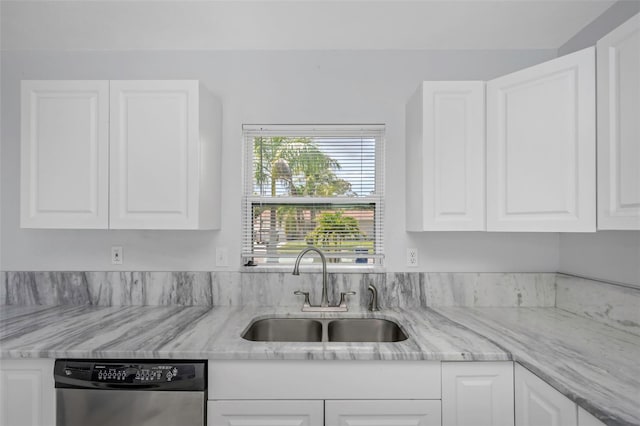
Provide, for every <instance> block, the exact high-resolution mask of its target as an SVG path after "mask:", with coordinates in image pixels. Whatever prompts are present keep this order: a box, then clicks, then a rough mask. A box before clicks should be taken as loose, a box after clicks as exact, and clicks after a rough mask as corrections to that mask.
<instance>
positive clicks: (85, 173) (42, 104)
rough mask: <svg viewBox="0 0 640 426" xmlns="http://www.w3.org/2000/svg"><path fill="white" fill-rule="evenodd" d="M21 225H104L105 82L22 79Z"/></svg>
mask: <svg viewBox="0 0 640 426" xmlns="http://www.w3.org/2000/svg"><path fill="white" fill-rule="evenodd" d="M21 97H22V99H21V109H22V110H21V153H20V155H21V158H20V162H21V167H20V170H21V172H20V187H21V189H20V195H21V196H20V203H21V206H20V226H21V227H22V228H102V229H104V228H107V227H108V220H109V216H108V213H109V210H108V209H109V207H108V196H109V193H108V191H109V180H108V179H109V157H108V155H109V133H108V120H109V108H108V105H109V82H107V81H28V80H25V81H22V87H21Z"/></svg>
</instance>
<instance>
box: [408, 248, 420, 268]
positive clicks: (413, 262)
mask: <svg viewBox="0 0 640 426" xmlns="http://www.w3.org/2000/svg"><path fill="white" fill-rule="evenodd" d="M407 266H410V267H412V268H415V267H417V266H418V249H416V248H408V249H407Z"/></svg>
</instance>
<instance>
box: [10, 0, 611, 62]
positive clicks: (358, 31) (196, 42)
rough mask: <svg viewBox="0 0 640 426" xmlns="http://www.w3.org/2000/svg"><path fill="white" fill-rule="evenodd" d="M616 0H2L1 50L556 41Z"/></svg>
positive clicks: (547, 44) (522, 45) (512, 45)
mask: <svg viewBox="0 0 640 426" xmlns="http://www.w3.org/2000/svg"><path fill="white" fill-rule="evenodd" d="M613 3H615V0H537V1H530V0H500V1H487V0H408V1H403V0H288V1H287V0H285V1H282V0H226V1H220V0H212V1H168V0H167V1H139V0H135V1H134V0H129V1H92V0H84V1H27V0H20V1H2V2H0V15H1V16H0V18H1V21H0V25H1V27H0V31H1V32H0V37H1V40H0V42H1V46H2V49H3V50H33V49H36V50H87V49H91V50H147V49H162V50H172V49H178V50H200V49H207V50H209V49H222V50H237V49H240V50H242V49H251V50H267V49H277V50H284V49H296V50H314V49H329V50H335V49H338V50H345V49H346V50H348V49H365V50H367V49H557V48H558V47H560V46H561V45H563V44H564V43H565V42H567V41H568V40H569V39H570V38H571V37H572V36H573V35H575V34H576V33H577V32H579V31H580V30H581V29H582V28H584V27H585V26H586V25H587V24H589V23H590V22H591V21H593V20H594V19H596V18H597V17H598V16H600V15H601V14H602V13H603V12H604V11H605V10H606V9H608V8H609V7H610V6H611V5H613Z"/></svg>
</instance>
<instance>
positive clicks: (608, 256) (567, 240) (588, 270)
mask: <svg viewBox="0 0 640 426" xmlns="http://www.w3.org/2000/svg"><path fill="white" fill-rule="evenodd" d="M559 272H564V273H567V274H573V275H580V276H585V277H589V278H598V279H602V280H605V281H615V282H620V283H625V284H631V285H636V286H640V231H599V232H597V233H595V234H561V236H560V266H559Z"/></svg>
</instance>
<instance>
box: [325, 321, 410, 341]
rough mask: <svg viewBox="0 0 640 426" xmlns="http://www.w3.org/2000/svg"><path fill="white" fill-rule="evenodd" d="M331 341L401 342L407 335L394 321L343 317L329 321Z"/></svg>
mask: <svg viewBox="0 0 640 426" xmlns="http://www.w3.org/2000/svg"><path fill="white" fill-rule="evenodd" d="M328 339H329V341H330V342H401V341H403V340H407V335H406V334H405V333H404V332H403V331H402V329H401V328H400V326H399V325H398V324H396V323H395V322H393V321H389V320H385V319H377V318H343V319H337V320H333V321H331V322H329V325H328Z"/></svg>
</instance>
